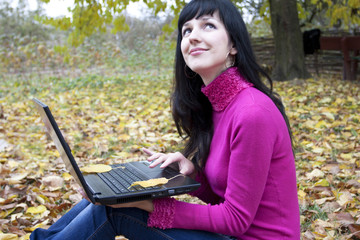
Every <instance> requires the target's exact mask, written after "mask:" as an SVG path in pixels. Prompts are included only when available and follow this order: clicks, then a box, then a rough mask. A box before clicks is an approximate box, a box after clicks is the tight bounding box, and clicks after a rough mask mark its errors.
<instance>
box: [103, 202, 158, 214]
mask: <svg viewBox="0 0 360 240" xmlns="http://www.w3.org/2000/svg"><path fill="white" fill-rule="evenodd" d="M108 206H109V207H112V208H140V209H142V210H145V211H147V212H149V213H151V212H153V211H154V204H153V202H152V200H143V201H137V202H128V203H120V204H114V205H108Z"/></svg>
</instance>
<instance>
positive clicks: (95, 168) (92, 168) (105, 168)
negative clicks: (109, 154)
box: [80, 164, 111, 173]
mask: <svg viewBox="0 0 360 240" xmlns="http://www.w3.org/2000/svg"><path fill="white" fill-rule="evenodd" d="M80 170H81V171H82V172H84V173H103V172H109V171H110V170H111V166H109V165H105V164H94V165H89V166H86V167H82V168H80Z"/></svg>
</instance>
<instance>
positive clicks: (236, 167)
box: [30, 0, 300, 240]
mask: <svg viewBox="0 0 360 240" xmlns="http://www.w3.org/2000/svg"><path fill="white" fill-rule="evenodd" d="M178 31H179V33H178V42H177V49H176V63H175V88H174V93H173V96H172V111H173V117H174V120H175V123H176V126H177V128H178V131H179V134H180V135H181V136H183V137H184V138H185V140H186V146H185V149H184V151H183V152H182V153H169V154H163V153H153V152H151V151H149V150H148V149H144V151H145V152H146V153H147V154H149V155H150V156H149V161H153V162H152V164H151V165H150V167H154V166H156V165H158V164H161V167H166V166H168V165H169V164H178V166H179V169H180V171H181V172H182V173H183V174H186V175H189V176H191V177H193V178H195V179H196V180H198V181H199V182H201V187H200V188H199V189H198V190H197V191H195V192H193V193H192V195H194V196H196V197H198V198H200V199H201V200H203V201H204V202H206V203H208V205H201V204H191V203H186V202H181V201H177V200H175V199H174V198H163V199H156V200H149V201H141V202H134V203H128V204H120V205H114V206H111V207H109V206H99V205H93V204H91V203H89V202H88V201H87V200H82V201H81V202H80V203H78V204H77V205H76V206H74V208H73V209H72V210H70V211H69V212H68V213H67V214H65V215H64V216H63V217H62V218H61V219H60V220H58V221H57V222H56V223H55V224H54V225H53V226H51V227H50V228H49V229H48V230H43V229H37V230H35V231H34V232H33V234H32V235H31V237H30V239H47V238H48V239H61V240H64V239H114V237H115V236H116V235H124V236H125V237H127V238H129V239H131V240H133V239H207V240H208V239H276V240H280V239H300V223H299V206H298V199H297V189H296V173H295V163H294V157H293V152H292V146H291V133H290V128H289V124H288V121H287V117H286V115H285V111H284V107H283V105H282V103H281V101H280V99H279V98H278V96H277V95H275V94H274V93H273V92H272V90H271V88H269V87H267V86H266V85H265V84H264V83H263V82H262V81H261V77H265V78H266V79H267V80H268V81H269V83H270V85H271V80H270V78H269V77H268V76H267V74H266V73H265V72H264V71H263V70H262V69H261V68H260V67H259V65H258V64H257V63H256V61H255V57H254V54H253V52H252V50H251V45H250V40H249V36H248V33H247V30H246V27H245V24H244V22H243V20H242V18H241V16H240V14H239V12H238V10H237V9H236V7H235V6H234V5H233V4H232V3H231V2H230V1H229V0H192V1H191V2H190V3H188V4H187V5H186V6H185V7H184V9H183V10H182V12H181V15H180V19H179V23H178Z"/></svg>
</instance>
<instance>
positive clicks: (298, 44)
mask: <svg viewBox="0 0 360 240" xmlns="http://www.w3.org/2000/svg"><path fill="white" fill-rule="evenodd" d="M269 3H270V14H271V29H272V31H273V35H274V42H275V66H274V70H273V74H272V75H273V76H272V77H273V78H274V80H278V81H285V80H292V79H294V78H307V77H309V76H310V74H309V73H308V71H307V70H306V67H305V56H304V47H303V42H302V33H301V30H300V26H299V17H298V12H297V5H296V0H269Z"/></svg>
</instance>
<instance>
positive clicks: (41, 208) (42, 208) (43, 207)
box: [26, 205, 46, 214]
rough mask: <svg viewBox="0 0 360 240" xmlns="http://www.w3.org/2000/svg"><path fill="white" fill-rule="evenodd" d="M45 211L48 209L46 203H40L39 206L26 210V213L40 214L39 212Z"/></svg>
mask: <svg viewBox="0 0 360 240" xmlns="http://www.w3.org/2000/svg"><path fill="white" fill-rule="evenodd" d="M45 211H46V207H45V206H44V205H39V206H37V207H29V208H28V209H27V210H26V213H31V214H39V213H43V212H45Z"/></svg>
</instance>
